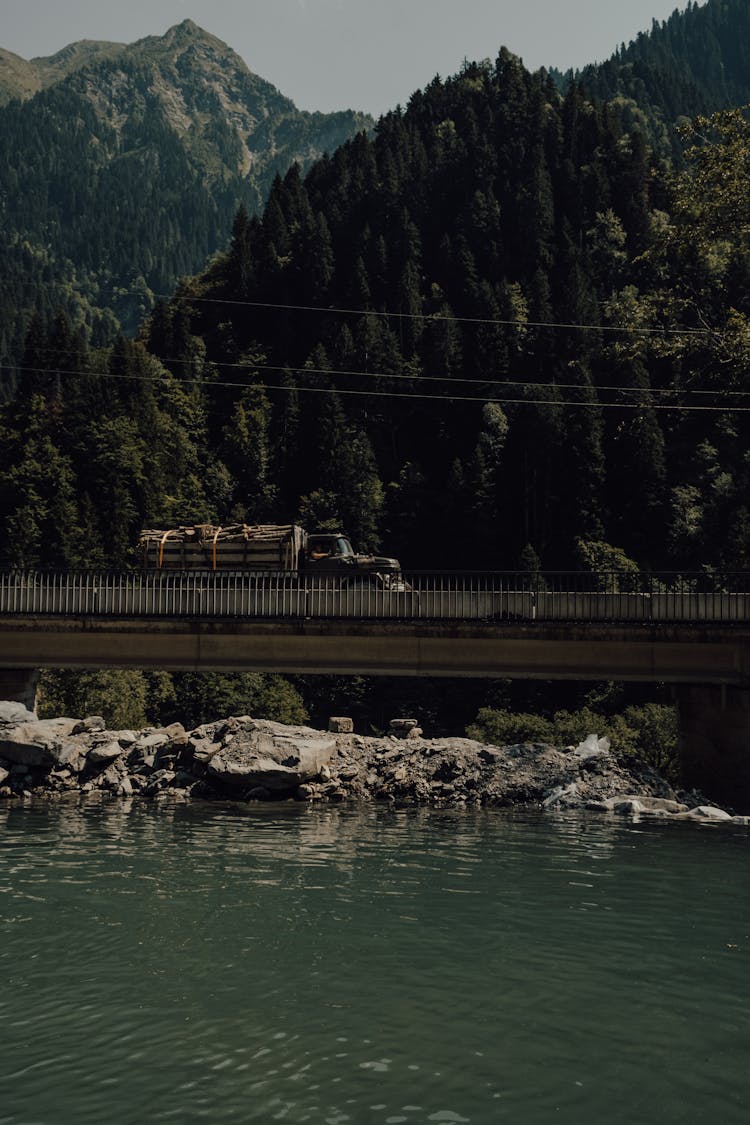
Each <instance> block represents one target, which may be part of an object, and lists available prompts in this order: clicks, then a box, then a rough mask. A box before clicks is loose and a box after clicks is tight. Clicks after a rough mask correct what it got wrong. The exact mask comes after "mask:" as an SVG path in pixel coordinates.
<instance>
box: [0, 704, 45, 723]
mask: <svg viewBox="0 0 750 1125" xmlns="http://www.w3.org/2000/svg"><path fill="white" fill-rule="evenodd" d="M35 720H36V715H35V714H34V712H33V711H29V709H28V708H27V707H24V705H23V703H16V702H15V701H14V700H12V699H3V700H1V701H0V723H33V722H34V721H35Z"/></svg>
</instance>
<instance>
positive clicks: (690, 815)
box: [674, 805, 732, 821]
mask: <svg viewBox="0 0 750 1125" xmlns="http://www.w3.org/2000/svg"><path fill="white" fill-rule="evenodd" d="M674 819H675V820H702V821H719V820H731V819H732V817H731V816H730V814H729V813H728V812H725V811H724V809H719V808H717V807H716V806H715V805H696V807H695V808H694V809H690V810H689V811H688V812H681V813H676V814H675V817H674Z"/></svg>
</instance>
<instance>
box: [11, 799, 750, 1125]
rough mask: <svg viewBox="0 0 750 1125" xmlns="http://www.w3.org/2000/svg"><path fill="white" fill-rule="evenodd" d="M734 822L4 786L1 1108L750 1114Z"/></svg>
mask: <svg viewBox="0 0 750 1125" xmlns="http://www.w3.org/2000/svg"><path fill="white" fill-rule="evenodd" d="M749 846H750V835H749V834H748V832H747V830H744V829H743V830H741V829H737V828H726V827H722V826H717V827H710V828H707V827H699V826H696V825H694V824H679V825H678V824H674V823H672V824H664V823H661V822H645V821H644V822H641V823H632V822H626V821H622V820H619V819H614V818H611V817H606V816H603V815H601V814H594V813H592V814H580V813H578V814H569V815H553V814H549V813H545V814H543V815H542V814H536V813H529V812H519V811H498V810H492V811H489V810H488V811H480V812H466V811H462V812H458V811H456V812H453V811H445V810H439V811H437V810H416V811H415V810H397V809H394V808H392V807H389V806H380V805H373V806H368V807H363V808H352V807H344V806H326V807H311V806H309V805H304V806H303V805H294V804H289V805H281V806H276V805H261V806H258V805H253V806H247V807H245V806H236V805H235V806H228V805H215V804H211V805H201V804H198V803H195V804H192V805H181V806H178V807H165V806H164V805H162V806H159V807H154V806H148V805H137V804H128V803H123V804H108V805H104V806H102V805H99V804H90V805H83V804H82V805H70V806H55V805H53V806H50V807H47V808H45V807H38V806H37V807H29V806H25V807H22V806H18V805H13V806H11V805H9V804H7V803H6V804H3V805H0V847H1V848H2V864H1V866H0V933H1V935H2V940H1V941H0V980H2V987H1V988H0V1125H89V1123H90V1125H103V1123H104V1122H107V1123H109V1125H141V1123H150V1122H170V1121H174V1122H179V1123H180V1125H190V1123H192V1122H211V1123H223V1122H273V1121H285V1122H287V1123H295V1125H296V1123H297V1122H312V1123H315V1125H317V1123H330V1125H349V1123H351V1125H369V1123H371V1122H372V1123H377V1125H401V1123H403V1125H416V1123H420V1122H436V1123H442V1125H450V1123H454V1122H456V1123H458V1122H472V1123H482V1125H484V1123H494V1122H503V1121H507V1122H512V1123H514V1125H537V1123H547V1122H552V1121H554V1122H557V1123H560V1125H568V1123H571V1125H573V1123H576V1125H579V1123H581V1122H584V1123H588V1122H592V1123H593V1122H597V1123H598V1122H601V1121H605V1120H606V1121H607V1122H609V1123H620V1122H622V1123H623V1125H625V1123H627V1125H634V1123H638V1125H650V1123H654V1125H656V1123H658V1125H672V1123H675V1125H676V1123H677V1122H679V1123H680V1125H686V1123H688V1125H690V1123H693V1122H704V1121H705V1122H711V1123H712V1125H713V1123H715V1122H721V1123H722V1125H733V1123H734V1122H737V1123H738V1125H739V1123H740V1122H741V1123H742V1125H745V1123H746V1122H747V1121H748V1119H750V1078H748V1071H747V1060H748V1052H749V1050H750V1029H749V1026H748V1024H749V1017H748V991H749V986H750V881H749V879H748V871H749V866H748V847H749Z"/></svg>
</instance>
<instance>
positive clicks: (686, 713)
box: [675, 684, 750, 813]
mask: <svg viewBox="0 0 750 1125" xmlns="http://www.w3.org/2000/svg"><path fill="white" fill-rule="evenodd" d="M675 697H676V700H677V710H678V714H679V722H680V769H681V774H682V782H683V784H684V785H685V786H686V787H687V788H692V787H693V786H694V787H695V788H697V789H700V790H702V791H703V792H704V793H705V794H706V796H708V797H710V798H711V799H712V800H714V801H716V802H717V804H719V805H723V806H727V807H731V808H733V809H734V810H735V811H736V812H741V813H748V812H750V690H747V689H745V688H735V687H725V686H716V687H696V686H693V685H687V684H681V685H679V686H678V687H677V688H676V689H675Z"/></svg>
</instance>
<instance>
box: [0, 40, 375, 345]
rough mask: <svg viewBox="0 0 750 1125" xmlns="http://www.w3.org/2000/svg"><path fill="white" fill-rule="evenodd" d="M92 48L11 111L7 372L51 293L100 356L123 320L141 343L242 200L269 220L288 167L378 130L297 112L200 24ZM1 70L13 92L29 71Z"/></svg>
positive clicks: (2, 156)
mask: <svg viewBox="0 0 750 1125" xmlns="http://www.w3.org/2000/svg"><path fill="white" fill-rule="evenodd" d="M85 47H86V44H79V45H75V44H74V45H72V46H71V48H69V49H68V50H67V51H65V52H61V53H60V55H58V56H54V57H53V58H52V59H48V60H45V59H39V60H34V62H33V63H29V64H27V70H26V71H24V72H23V73H22V74H21V79H22V80H19V81H17V82H16V89H17V92H18V97H17V98H16V99H14V100H11V101H9V102H8V104H6V105H5V106H3V107H2V108H0V199H2V203H3V210H2V217H3V219H2V238H1V240H0V268H1V270H2V277H3V293H2V304H1V306H0V307H1V308H2V323H3V344H2V348H3V352H4V356H3V355H0V360H1V359H2V358H4V357H7V358H18V348H17V342H18V335H19V332H20V333H23V332H25V330H26V327H27V325H28V316H27V310H29V309H34V308H37V309H38V310H39V311H41V312H42V313H44V312H45V309H48V308H49V304H50V301H51V299H52V298H50V296H49V289H50V286H52V285H55V286H56V287H57V291H56V292H55V294H54V298H53V299H54V301H55V302H56V303H59V304H60V305H61V306H62V307H64V308H65V309H66V311H67V312H68V314H69V315H72V316H73V318H74V322H75V323H77V324H80V325H81V326H82V327H84V329H85V330H86V332H87V333H88V334H89V338H90V339H91V342H92V343H94V344H95V345H96V344H100V343H111V341H112V338H113V337H112V330H111V328H112V323H113V321H114V318H117V319H118V320H119V321H120V323H121V324H122V326H123V328H124V329H125V330H126V331H128V332H132V331H135V329H136V327H137V325H138V324H139V323H140V322H141V321H142V319H143V317H144V316H145V315H146V314H147V313H148V312H150V310H151V308H152V307H153V294H155V293H156V294H167V293H171V292H172V290H173V288H174V285H175V282H176V280H177V279H178V278H179V277H182V276H184V275H188V274H192V273H194V272H195V271H196V270H198V269H201V268H203V266H204V265H205V263H206V262H207V261H208V259H209V258H210V256H211V255H212V254H213V253H214V252H215V251H216V250H217V249H219V248H221V247H222V246H223V245H225V243H226V235H227V230H228V228H229V226H230V224H231V220H232V216H233V215H234V213H235V211H236V209H237V206H238V205H239V203H240V202H244V203H245V205H246V206H247V207H248V208H249V210H251V211H255V210H257V208H258V207H260V206H261V205H262V202H263V200H264V199H265V196H266V195H267V192H268V189H269V188H270V185H271V183H272V181H273V177H274V175H275V174H276V172H277V171H279V170H281V171H286V169H287V168H288V167H289V165H290V164H291V163H292V162H293V161H295V160H296V161H298V162H299V163H300V165H301V166H302V167H308V166H309V165H310V163H311V162H312V161H313V160H314V159H316V158H317V157H319V156H320V155H321V154H322V153H323V152H326V151H331V152H332V151H334V149H335V148H336V147H337V146H338V145H339V144H340V143H342V142H343V141H344V140H346V139H347V137H350V136H351V135H352V134H353V133H355V132H356V131H357V130H358V129H361V128H365V127H367V126H369V125H370V124H371V122H370V120H369V118H366V117H363V116H362V115H361V114H356V113H353V112H351V111H346V112H342V113H336V114H315V113H305V112H301V111H299V110H297V109H296V107H295V106H294V104H293V103H292V102H291V101H289V99H288V98H285V97H283V96H282V95H281V94H280V93H279V91H278V90H276V89H275V88H274V87H273V86H271V85H270V84H269V83H268V82H265V81H264V80H263V79H261V78H259V77H257V75H254V74H252V73H251V72H250V71H249V70H248V69H247V67H246V66H245V64H244V63H243V62H242V60H241V59H240V58H239V57H238V56H237V55H235V54H234V52H232V51H231V50H230V49H229V48H228V47H227V46H226V45H225V44H224V43H222V42H221V41H220V40H218V39H215V38H214V37H213V36H210V35H208V34H207V33H206V32H204V31H202V30H201V29H200V28H198V27H197V26H196V25H195V24H193V23H191V21H189V20H186V21H185V22H184V23H182V24H180V25H179V26H178V27H176V28H173V29H172V30H171V31H169V32H167V34H166V35H165V36H162V37H159V38H149V39H145V40H142V41H140V42H139V43H136V44H134V45H133V46H131V47H121V48H117V46H116V45H115V44H91V45H88V49H84V48H85ZM76 48H78V49H76ZM0 61H5V62H6V64H7V61H8V56H7V53H6V55H5V59H4V60H0ZM22 61H23V60H17V62H19V63H20V62H22ZM29 68H30V69H29ZM3 74H4V76H5V84H6V87H7V86H9V85H10V86H11V87H12V85H13V83H12V79H13V76H14V75H17V74H18V67H16V68H15V69H14V70H12V71H10V72H9V71H8V68H7V65H6V68H5V70H4V71H0V78H2V77H3ZM34 81H36V82H38V84H39V86H40V89H39V90H38V91H37V92H35V93H33V96H31V97H26V98H25V99H24V98H23V92H24V90H26V91H27V93H28V92H33V84H34ZM29 87H31V90H29ZM45 291H46V292H45ZM73 291H75V292H77V293H78V294H79V298H78V300H77V301H74V300H73V299H72V297H71V294H72V292H73ZM107 312H109V314H110V315H109V316H108V315H107Z"/></svg>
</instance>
